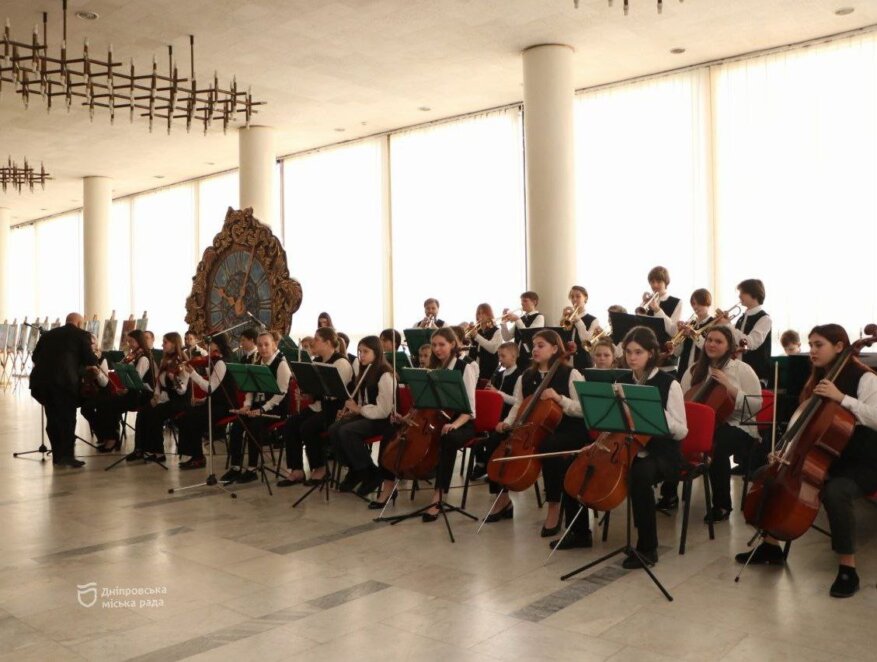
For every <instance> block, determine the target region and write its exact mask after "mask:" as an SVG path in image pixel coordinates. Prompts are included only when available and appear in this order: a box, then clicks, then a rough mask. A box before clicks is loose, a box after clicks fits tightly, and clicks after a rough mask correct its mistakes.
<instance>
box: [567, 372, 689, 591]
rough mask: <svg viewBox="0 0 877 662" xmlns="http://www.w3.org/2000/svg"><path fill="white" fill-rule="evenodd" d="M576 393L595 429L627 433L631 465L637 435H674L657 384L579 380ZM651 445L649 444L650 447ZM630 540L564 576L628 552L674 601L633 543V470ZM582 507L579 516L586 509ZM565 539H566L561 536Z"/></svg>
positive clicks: (628, 531) (629, 507)
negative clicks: (634, 440) (643, 384)
mask: <svg viewBox="0 0 877 662" xmlns="http://www.w3.org/2000/svg"><path fill="white" fill-rule="evenodd" d="M575 389H576V394H577V395H578V397H579V402H580V403H581V405H582V412H583V413H584V416H585V423H586V425H587V426H588V428H589V429H591V430H596V431H598V432H620V433H623V434H625V435H627V442H626V444H625V452H626V458H625V461H626V462H627V464H628V466H630V465H631V463H632V462H633V460H634V458H633V457H631V444H632V442H633V437H634V435H648V436H650V437H667V436H669V434H670V428H669V427H668V425H667V417H666V415H665V413H664V405H663V403H662V402H661V394H660V392H659V391H658V389H657V388H656V387H654V386H641V385H639V384H605V383H594V382H576V383H575ZM646 448H648V446H646ZM627 476H628V485H627V493H628V498H627V541H626V544H625V545H624V546H622V547H619V548H618V549H616V550H615V551H613V552H610V553H609V554H605V555H603V556H601V557H600V558H598V559H597V560H595V561H592V562H590V563H588V564H586V565H583V566H582V567H580V568H578V569H576V570H573V571H572V572H568V573H567V574H565V575H563V576H562V577H561V578H560V579H561V580H566V579H569V578H570V577H573V576H575V575H577V574H579V573H580V572H583V571H585V570H588V569H589V568H593V567H594V566H596V565H599V564H600V563H603V562H604V561H606V560H608V559H611V558H612V557H614V556H617V555H618V554H622V553H624V554H626V555H627V556H635V557H636V558H638V559H639V561H640V567H642V569H643V570H645V571H646V573H647V574H648V576H649V578H651V580H652V581H653V582H654V583H655V586H657V587H658V589H660V591H661V593H663V594H664V597H665V598H667V600H669V601H671V602H672V601H673V597H672V596H671V595H670V594H669V593H668V592H667V589H666V588H664V586H663V585H662V584H661V582H659V581H658V578H657V577H655V575H654V573H652V571H651V569H650V568H649V566H648V564H647V563H646V561H645V559H643V557H642V556H641V555H640V553H639V552H638V551H637V550H636V549H635V548H634V547H633V545H631V527H632V525H633V516H632V511H631V503H630V502H631V500H630V496H629V495H630V472H629V471H628V473H627ZM583 508H585V506H582V508H580V509H579V512H578V514H576V518H578V517H579V515H580V514H581V512H582V509H583ZM574 523H575V518H574V519H573V521H572V522H570V526H569V527H567V530H566V531H565V532H564V537H565V536H566V533H567V532H568V531H569V529H570V528H571V527H572V525H573V524H574ZM561 540H563V538H561Z"/></svg>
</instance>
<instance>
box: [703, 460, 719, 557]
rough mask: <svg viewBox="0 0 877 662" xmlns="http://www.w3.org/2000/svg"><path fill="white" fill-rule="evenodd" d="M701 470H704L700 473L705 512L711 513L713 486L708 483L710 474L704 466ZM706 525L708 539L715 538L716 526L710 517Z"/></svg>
mask: <svg viewBox="0 0 877 662" xmlns="http://www.w3.org/2000/svg"><path fill="white" fill-rule="evenodd" d="M703 471H704V472H703V473H702V474H701V475H702V476H703V498H704V501H706V511H707V513H712V512H713V488H712V486H711V485H710V475H709V473H708V471H707V469H706V467H704V470H703ZM706 525H707V527H708V528H709V531H710V540H715V539H716V527H715V523H714V522H713V518H712V517H709V518H707V521H706Z"/></svg>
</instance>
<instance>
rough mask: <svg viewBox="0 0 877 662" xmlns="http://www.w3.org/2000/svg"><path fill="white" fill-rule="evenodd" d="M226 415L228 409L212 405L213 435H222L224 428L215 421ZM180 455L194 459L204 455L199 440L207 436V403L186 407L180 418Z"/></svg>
mask: <svg viewBox="0 0 877 662" xmlns="http://www.w3.org/2000/svg"><path fill="white" fill-rule="evenodd" d="M226 416H228V410H227V409H224V408H219V407H216V406H214V407H213V420H212V425H213V436H214V438H216V437H222V436H223V435H224V434H225V431H224V430H220V429H218V428H217V426H216V422H217V421H218V420H220V419H222V418H225V417H226ZM179 429H180V455H188V456H189V457H192V458H194V459H200V458H202V457H204V447H203V446H202V445H201V440H202V439H204V437H206V436H208V434H207V433H208V425H207V405H206V404H204V405H198V406H196V407H190V408H188V409H186V415H185V416H183V417H182V418H181V419H180V426H179Z"/></svg>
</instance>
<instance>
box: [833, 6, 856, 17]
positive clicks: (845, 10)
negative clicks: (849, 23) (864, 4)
mask: <svg viewBox="0 0 877 662" xmlns="http://www.w3.org/2000/svg"><path fill="white" fill-rule="evenodd" d="M854 11H856V10H855V8H853V7H841V8H840V9H838V10H837V11H836V12H834V13H835V15H837V16H849V15H850V14H852V13H853V12H854Z"/></svg>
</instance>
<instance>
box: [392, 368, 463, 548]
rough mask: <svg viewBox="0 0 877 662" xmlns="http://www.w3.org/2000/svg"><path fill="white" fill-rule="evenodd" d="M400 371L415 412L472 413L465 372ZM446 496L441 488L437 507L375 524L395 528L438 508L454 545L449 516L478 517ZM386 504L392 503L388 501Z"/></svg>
mask: <svg viewBox="0 0 877 662" xmlns="http://www.w3.org/2000/svg"><path fill="white" fill-rule="evenodd" d="M401 372H402V380H403V381H404V382H405V383H407V384H408V388H409V389H410V390H411V396H412V400H413V402H414V407H415V408H416V409H438V410H440V411H442V413H443V414H444V410H446V409H447V410H451V411H459V412H462V413H464V414H469V413H471V412H472V408H471V406H470V404H469V396H468V394H467V393H466V387H465V385H464V384H463V373H461V372H459V371H457V370H422V369H417V368H402V371H401ZM439 443H440V442H439ZM399 481H400V479H399V478H396V484H395V485H394V486H393V489H392V490H391V492H390V495H392V494H393V492H396V491H397V490H398V488H399ZM444 497H445V495H444V492H443V491H442V489H441V488H439V500H438V503H437V504H435V503H430V504H427V505H426V506H424V507H423V508H418V509H417V510H415V511H413V512H411V513H408V514H405V515H393V516H392V517H378V518H377V519H376V520H375V521H382V522H390V526H393V525H396V524H398V523H399V522H402V521H404V520H407V519H411V518H413V517H417V516H418V515H421V514H423V513H425V512H426V511H427V510H430V509H431V508H435V507H438V509H439V514H440V515H441V516H442V519H443V520H444V522H445V527H446V528H447V530H448V536H449V537H450V539H451V542H452V543H453V542H456V540H455V539H454V532H453V531H452V530H451V523H450V522H449V521H448V513H449V512H450V513H460V514H461V515H463V516H465V517H468V518H469V519H471V520H473V521H476V522H477V521H478V518H477V517H475V516H474V515H472V514H471V513H468V512H466V511H465V510H463V509H462V508H460V507H458V506H453V505H451V504H449V503H447V502H446V501H445V499H444ZM387 503H389V498H388V499H387Z"/></svg>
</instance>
